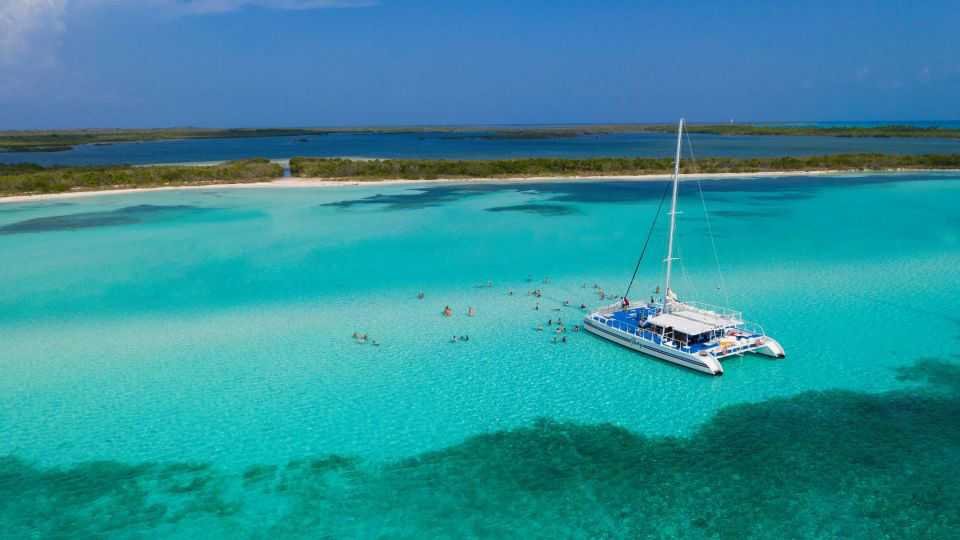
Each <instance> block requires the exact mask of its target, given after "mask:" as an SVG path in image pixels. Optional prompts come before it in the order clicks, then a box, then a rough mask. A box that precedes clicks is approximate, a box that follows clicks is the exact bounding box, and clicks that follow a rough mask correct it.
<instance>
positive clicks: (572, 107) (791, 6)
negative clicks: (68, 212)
mask: <svg viewBox="0 0 960 540" xmlns="http://www.w3.org/2000/svg"><path fill="white" fill-rule="evenodd" d="M958 25H960V3H958V2H936V1H924V2H843V1H840V2H623V1H608V2H600V1H593V2H587V1H582V2H581V1H563V0H556V1H539V0H529V1H514V2H507V1H499V0H485V1H476V2H472V1H465V0H463V1H455V0H449V1H417V0H406V1H404V0H379V1H376V0H371V1H349V0H192V1H191V0H0V129H31V128H68V127H165V126H187V125H192V126H211V127H229V126H325V125H372V124H438V123H551V122H651V121H674V120H675V119H676V118H677V117H679V116H681V115H684V116H686V117H687V118H688V119H689V120H691V121H726V120H729V119H731V118H733V119H735V120H740V121H758V120H800V119H807V120H830V119H839V120H898V119H899V120H916V119H941V120H956V119H960V39H958V35H957V30H956V28H957V26H958Z"/></svg>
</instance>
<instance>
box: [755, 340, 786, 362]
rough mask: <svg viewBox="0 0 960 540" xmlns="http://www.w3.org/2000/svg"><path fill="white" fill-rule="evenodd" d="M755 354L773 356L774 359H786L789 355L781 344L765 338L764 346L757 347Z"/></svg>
mask: <svg viewBox="0 0 960 540" xmlns="http://www.w3.org/2000/svg"><path fill="white" fill-rule="evenodd" d="M754 352H756V353H758V354H765V355H767V356H773V357H774V358H784V357H785V356H787V353H786V352H785V351H784V350H783V347H781V346H780V343H778V342H777V340H775V339H771V338H768V337H764V338H763V346H761V347H757V348H756V349H754Z"/></svg>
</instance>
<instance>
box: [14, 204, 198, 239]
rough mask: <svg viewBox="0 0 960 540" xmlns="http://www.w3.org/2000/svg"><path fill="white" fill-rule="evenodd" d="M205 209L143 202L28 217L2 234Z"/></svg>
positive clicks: (138, 220)
mask: <svg viewBox="0 0 960 540" xmlns="http://www.w3.org/2000/svg"><path fill="white" fill-rule="evenodd" d="M203 210H204V209H202V208H198V207H196V206H189V205H171V206H156V205H150V204H140V205H136V206H127V207H124V208H118V209H117V210H107V211H103V212H81V213H78V214H65V215H60V216H48V217H39V218H33V219H26V220H23V221H18V222H15V223H11V224H9V225H4V226H3V227H0V234H17V233H31V232H47V231H70V230H77V229H90V228H94V227H114V226H118V225H132V224H136V223H144V222H147V221H156V220H162V219H172V218H175V217H178V216H182V215H184V214H187V213H191V212H199V211H203Z"/></svg>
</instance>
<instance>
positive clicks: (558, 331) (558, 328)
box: [557, 326, 560, 334]
mask: <svg viewBox="0 0 960 540" xmlns="http://www.w3.org/2000/svg"><path fill="white" fill-rule="evenodd" d="M557 333H558V334H559V333H560V327H559V326H558V327H557Z"/></svg>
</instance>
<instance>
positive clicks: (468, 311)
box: [467, 306, 473, 317]
mask: <svg viewBox="0 0 960 540" xmlns="http://www.w3.org/2000/svg"><path fill="white" fill-rule="evenodd" d="M467 315H469V316H471V317H473V306H470V308H469V309H467Z"/></svg>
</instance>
